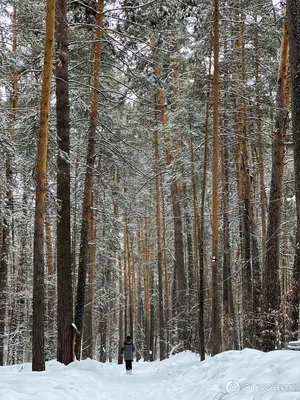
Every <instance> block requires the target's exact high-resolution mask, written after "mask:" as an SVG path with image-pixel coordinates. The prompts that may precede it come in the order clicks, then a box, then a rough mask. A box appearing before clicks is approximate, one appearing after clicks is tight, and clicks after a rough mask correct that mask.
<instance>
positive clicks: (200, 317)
mask: <svg viewBox="0 0 300 400" xmlns="http://www.w3.org/2000/svg"><path fill="white" fill-rule="evenodd" d="M211 66H212V34H211V45H210V52H209V67H208V88H210V81H211ZM208 93H209V91H208ZM209 107H210V98H209V96H208V98H207V100H206V106H205V137H204V158H203V173H202V174H203V175H202V182H201V203H200V215H199V217H198V216H197V218H196V222H197V223H196V225H197V228H196V229H197V236H198V243H197V245H198V260H199V262H198V264H199V270H198V285H199V286H198V302H199V312H198V330H199V353H200V360H201V361H204V360H205V336H204V299H205V296H204V288H205V285H204V283H205V282H204V234H205V231H204V214H205V213H204V211H205V195H206V183H207V164H208V132H209Z"/></svg>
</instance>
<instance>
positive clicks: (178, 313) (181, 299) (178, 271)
mask: <svg viewBox="0 0 300 400" xmlns="http://www.w3.org/2000/svg"><path fill="white" fill-rule="evenodd" d="M154 46H155V40H154V39H153V38H152V39H151V47H152V49H154ZM154 72H155V75H156V76H157V77H158V78H160V75H161V71H160V67H159V65H158V64H156V65H155V66H154ZM173 72H174V80H175V82H174V83H175V85H177V79H178V77H177V74H178V70H177V68H176V67H175V68H174V71H173ZM157 103H158V106H159V108H160V114H161V124H162V127H163V129H164V139H165V147H166V160H167V164H168V165H169V166H171V167H172V171H173V175H174V176H173V177H172V182H171V185H170V191H171V201H172V211H173V223H174V252H175V257H174V275H173V277H174V293H173V310H174V313H175V315H174V320H176V321H177V329H178V340H179V341H180V342H181V345H182V346H183V348H184V347H185V344H186V336H187V332H186V326H185V322H186V321H185V311H186V294H187V279H186V276H185V266H184V252H183V249H184V246H183V226H182V212H181V204H180V197H181V196H180V185H179V181H178V178H177V177H176V173H175V170H176V162H175V160H174V151H173V150H172V143H171V142H170V139H169V137H168V133H167V129H168V115H167V107H166V99H165V94H164V91H163V90H162V88H161V87H159V88H158V91H157ZM175 136H176V132H175ZM177 146H178V143H177Z"/></svg>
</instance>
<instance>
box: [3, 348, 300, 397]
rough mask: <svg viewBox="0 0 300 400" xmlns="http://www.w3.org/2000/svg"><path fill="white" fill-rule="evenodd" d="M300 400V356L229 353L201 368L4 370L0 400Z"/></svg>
mask: <svg viewBox="0 0 300 400" xmlns="http://www.w3.org/2000/svg"><path fill="white" fill-rule="evenodd" d="M206 399H207V400H223V399H226V400H228V399H230V400H233V399H243V400H250V399H251V400H257V399H262V400H300V352H297V351H286V350H278V351H273V352H270V353H262V352H260V351H258V350H250V349H245V350H242V351H227V352H224V353H221V354H219V355H217V356H215V357H213V358H207V359H206V360H205V361H204V362H201V363H200V362H199V357H198V356H197V355H196V354H193V353H191V352H184V353H180V354H177V355H175V356H172V357H170V358H169V359H168V360H165V361H162V362H160V361H155V362H152V363H150V362H138V363H137V362H134V363H133V374H132V375H126V373H125V367H124V365H117V364H114V363H107V364H101V363H99V362H97V361H94V360H90V359H88V360H84V361H80V362H78V361H76V362H73V363H71V364H70V365H69V366H67V367H66V366H63V365H61V364H59V363H58V362H56V361H50V362H47V368H46V371H45V372H31V365H30V364H22V365H14V366H6V367H0V400H206Z"/></svg>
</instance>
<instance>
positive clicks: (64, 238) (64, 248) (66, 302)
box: [55, 0, 73, 365]
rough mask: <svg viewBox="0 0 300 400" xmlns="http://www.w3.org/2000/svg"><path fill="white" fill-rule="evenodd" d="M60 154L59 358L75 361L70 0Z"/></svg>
mask: <svg viewBox="0 0 300 400" xmlns="http://www.w3.org/2000/svg"><path fill="white" fill-rule="evenodd" d="M55 77H56V116H57V123H56V124H57V136H58V146H59V152H58V155H57V171H58V172H57V202H58V210H57V360H58V361H59V362H61V363H63V364H66V365H67V364H69V363H70V362H72V361H73V354H72V332H73V329H72V322H73V285H72V267H71V265H72V259H71V216H70V160H69V157H70V104H69V83H68V21H67V1H66V0H57V5H56V65H55Z"/></svg>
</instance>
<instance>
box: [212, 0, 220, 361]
mask: <svg viewBox="0 0 300 400" xmlns="http://www.w3.org/2000/svg"><path fill="white" fill-rule="evenodd" d="M213 91H214V101H213V148H212V152H213V154H212V258H211V268H212V316H211V323H212V326H211V329H212V332H211V343H212V346H211V348H212V355H213V356H214V355H216V354H218V353H220V351H221V346H222V342H221V324H220V300H219V296H220V293H219V292H220V288H219V257H218V247H219V233H218V229H219V216H218V213H219V173H218V169H219V156H218V154H219V140H218V135H219V0H214V87H213Z"/></svg>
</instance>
